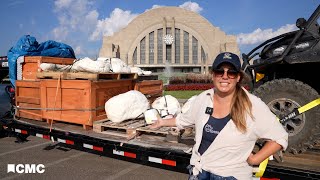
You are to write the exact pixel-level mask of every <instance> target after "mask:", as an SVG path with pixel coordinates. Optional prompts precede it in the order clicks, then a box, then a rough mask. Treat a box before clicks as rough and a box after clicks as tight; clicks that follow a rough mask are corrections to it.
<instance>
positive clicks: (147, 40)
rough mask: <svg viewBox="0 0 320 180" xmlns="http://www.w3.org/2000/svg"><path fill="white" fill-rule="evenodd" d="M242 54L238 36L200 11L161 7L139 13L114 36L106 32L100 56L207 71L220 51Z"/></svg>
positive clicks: (155, 67)
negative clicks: (210, 20)
mask: <svg viewBox="0 0 320 180" xmlns="http://www.w3.org/2000/svg"><path fill="white" fill-rule="evenodd" d="M224 51H229V52H233V53H236V54H238V55H239V53H240V51H239V48H238V45H237V42H236V37H235V36H233V35H226V34H225V33H224V32H223V31H221V30H220V29H219V28H217V27H214V26H213V25H212V24H211V23H210V22H209V21H208V20H206V19H205V18H204V17H202V16H200V15H199V14H198V13H195V12H193V11H188V10H185V9H183V8H179V7H160V8H156V9H152V10H149V11H146V12H145V13H143V14H141V15H139V16H138V17H136V18H135V19H134V20H132V22H130V23H129V24H128V26H127V27H125V28H123V29H122V30H121V31H119V32H117V33H115V34H114V35H112V36H104V37H103V43H102V48H101V49H100V53H99V56H100V57H117V58H120V59H122V60H123V61H125V62H126V63H127V64H128V65H129V66H137V67H140V68H142V69H144V70H151V71H153V72H162V71H163V70H164V69H165V68H166V67H167V66H170V67H171V68H172V69H173V71H174V72H202V73H203V72H208V68H209V67H210V66H211V65H212V61H213V59H214V58H215V57H216V56H217V54H219V53H220V52H224Z"/></svg>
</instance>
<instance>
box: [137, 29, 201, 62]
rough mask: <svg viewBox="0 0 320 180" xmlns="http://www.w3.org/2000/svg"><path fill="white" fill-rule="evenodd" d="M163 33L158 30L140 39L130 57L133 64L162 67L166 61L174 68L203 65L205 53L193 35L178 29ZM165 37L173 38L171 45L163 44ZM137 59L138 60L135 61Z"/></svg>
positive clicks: (162, 30) (161, 30)
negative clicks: (177, 66)
mask: <svg viewBox="0 0 320 180" xmlns="http://www.w3.org/2000/svg"><path fill="white" fill-rule="evenodd" d="M163 33H164V29H163V28H160V29H155V30H154V31H151V32H148V34H146V35H145V36H144V37H142V39H141V40H140V41H139V44H137V46H136V47H135V50H134V53H133V57H132V59H133V64H136V65H139V64H141V65H145V66H149V65H150V66H153V65H156V64H158V65H164V64H165V62H166V61H168V62H169V63H173V64H174V65H175V66H176V65H189V63H191V64H192V65H193V66H198V65H199V66H200V65H201V64H204V63H205V60H206V53H205V51H204V49H203V46H202V45H201V44H200V42H199V40H198V39H197V38H196V37H195V36H194V35H192V34H190V33H189V32H188V31H186V30H184V29H180V28H174V31H173V29H172V28H166V29H165V34H163ZM165 35H171V36H172V37H174V39H173V43H172V44H170V43H165V42H164V36H165ZM147 38H148V39H147ZM147 50H148V52H147ZM138 53H139V54H138ZM138 57H140V59H137V58H138ZM172 58H174V59H172ZM138 62H139V64H138ZM191 64H190V65H191Z"/></svg>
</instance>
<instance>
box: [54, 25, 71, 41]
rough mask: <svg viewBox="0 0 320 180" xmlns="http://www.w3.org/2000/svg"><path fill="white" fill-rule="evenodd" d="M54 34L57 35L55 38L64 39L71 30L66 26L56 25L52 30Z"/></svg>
mask: <svg viewBox="0 0 320 180" xmlns="http://www.w3.org/2000/svg"><path fill="white" fill-rule="evenodd" d="M52 34H53V36H54V37H55V40H57V41H64V40H65V39H66V38H67V36H68V34H69V30H68V28H66V27H56V28H54V29H53V30H52Z"/></svg>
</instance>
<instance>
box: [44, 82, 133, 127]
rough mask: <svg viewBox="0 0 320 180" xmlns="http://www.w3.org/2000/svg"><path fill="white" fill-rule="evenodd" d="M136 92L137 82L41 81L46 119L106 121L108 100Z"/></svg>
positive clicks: (88, 125)
mask: <svg viewBox="0 0 320 180" xmlns="http://www.w3.org/2000/svg"><path fill="white" fill-rule="evenodd" d="M132 89H133V80H132V79H128V80H105V81H90V80H61V79H60V81H59V80H53V79H41V80H40V90H41V108H43V110H42V116H43V118H45V119H48V120H50V119H53V120H57V121H63V122H69V123H76V124H82V125H83V127H84V128H85V129H88V128H90V126H92V125H93V122H94V121H97V120H101V119H106V118H107V116H106V112H105V103H106V101H107V100H108V99H110V98H111V97H113V96H116V95H118V94H121V93H125V92H127V91H130V90H132Z"/></svg>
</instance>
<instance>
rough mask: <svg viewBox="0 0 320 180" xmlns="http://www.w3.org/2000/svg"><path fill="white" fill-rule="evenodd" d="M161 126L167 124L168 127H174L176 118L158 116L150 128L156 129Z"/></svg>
mask: <svg viewBox="0 0 320 180" xmlns="http://www.w3.org/2000/svg"><path fill="white" fill-rule="evenodd" d="M163 126H168V127H174V126H177V125H176V118H174V117H173V118H170V119H162V118H159V119H158V120H157V121H156V122H154V123H153V124H152V125H151V126H150V128H151V129H157V128H160V127H163Z"/></svg>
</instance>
